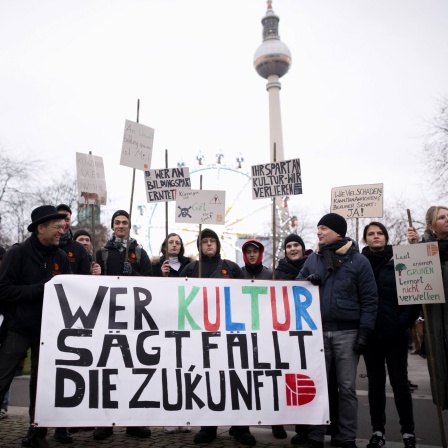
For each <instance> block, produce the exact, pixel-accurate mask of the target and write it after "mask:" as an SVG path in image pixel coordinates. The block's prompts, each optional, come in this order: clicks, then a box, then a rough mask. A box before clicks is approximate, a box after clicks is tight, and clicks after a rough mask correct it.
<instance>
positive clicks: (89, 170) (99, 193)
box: [76, 152, 107, 205]
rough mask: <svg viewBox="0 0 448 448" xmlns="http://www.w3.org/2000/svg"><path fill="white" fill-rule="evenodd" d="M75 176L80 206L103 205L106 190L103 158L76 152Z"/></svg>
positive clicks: (105, 199) (105, 198)
mask: <svg viewBox="0 0 448 448" xmlns="http://www.w3.org/2000/svg"><path fill="white" fill-rule="evenodd" d="M76 174H77V182H78V202H79V203H80V204H95V205H105V204H106V202H107V189H106V176H105V174H104V163H103V158H102V157H98V156H94V155H92V154H83V153H80V152H77V153H76Z"/></svg>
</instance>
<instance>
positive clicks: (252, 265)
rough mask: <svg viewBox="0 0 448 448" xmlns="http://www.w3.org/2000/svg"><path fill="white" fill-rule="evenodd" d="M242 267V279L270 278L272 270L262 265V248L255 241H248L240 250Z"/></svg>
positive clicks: (259, 243) (258, 242) (261, 245)
mask: <svg viewBox="0 0 448 448" xmlns="http://www.w3.org/2000/svg"><path fill="white" fill-rule="evenodd" d="M241 251H242V252H243V260H244V266H241V270H242V271H243V275H244V278H257V279H268V278H272V269H269V268H267V267H266V266H264V265H263V254H264V246H263V244H262V243H261V242H260V241H258V240H256V239H253V238H251V239H249V240H247V241H246V242H245V243H244V244H243V247H242V248H241Z"/></svg>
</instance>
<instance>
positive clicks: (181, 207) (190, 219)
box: [175, 188, 226, 225]
mask: <svg viewBox="0 0 448 448" xmlns="http://www.w3.org/2000/svg"><path fill="white" fill-rule="evenodd" d="M225 202H226V192H225V191H220V190H187V189H185V188H180V189H178V190H177V193H176V212H175V216H176V219H175V222H185V223H189V224H220V225H224V224H225V213H226V208H225Z"/></svg>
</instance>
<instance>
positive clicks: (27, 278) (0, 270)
mask: <svg viewBox="0 0 448 448" xmlns="http://www.w3.org/2000/svg"><path fill="white" fill-rule="evenodd" d="M64 218H65V215H64V214H62V213H58V211H57V210H56V208H55V207H53V206H52V205H42V206H40V207H37V208H35V209H34V210H33V211H32V213H31V221H32V222H31V224H30V225H29V226H28V230H29V231H30V232H32V235H31V236H30V237H29V238H28V239H26V240H25V241H24V242H23V243H20V244H15V245H13V246H12V247H11V248H10V249H9V250H8V251H7V252H6V254H5V256H4V259H3V262H2V264H1V266H0V303H1V304H2V305H4V306H5V307H6V314H5V322H6V327H7V332H6V337H5V339H4V341H3V342H2V345H1V347H0V403H2V402H3V399H4V395H5V393H6V391H7V390H8V389H9V387H10V385H11V382H12V380H13V379H14V374H15V372H16V369H17V367H18V366H19V364H20V363H21V362H22V360H23V359H24V358H25V357H26V354H27V351H28V349H31V376H30V406H29V416H30V423H33V422H34V408H35V402H36V385H37V367H38V362H39V345H40V327H41V321H42V302H43V297H44V286H45V283H46V282H47V281H49V280H50V279H51V278H52V277H54V276H56V275H59V274H70V273H71V269H70V263H69V260H68V258H67V255H66V254H65V252H64V251H62V250H61V249H59V248H58V245H59V241H60V238H61V237H62V235H63V234H64V232H65V230H64V229H65V224H64V221H63V220H64ZM62 429H63V430H64V431H65V428H62ZM46 435H47V428H41V427H35V426H33V425H31V426H30V428H29V430H28V434H27V437H25V439H26V441H28V440H29V442H30V445H31V446H32V447H35V448H49V446H50V445H49V444H48V442H47V440H46ZM63 435H64V434H63ZM55 439H56V440H57V441H62V442H63V443H65V442H66V439H65V438H62V439H60V438H59V436H58V431H55ZM71 440H72V439H71V437H70V441H71ZM26 443H27V442H26Z"/></svg>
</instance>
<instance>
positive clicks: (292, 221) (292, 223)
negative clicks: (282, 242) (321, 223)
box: [291, 216, 299, 227]
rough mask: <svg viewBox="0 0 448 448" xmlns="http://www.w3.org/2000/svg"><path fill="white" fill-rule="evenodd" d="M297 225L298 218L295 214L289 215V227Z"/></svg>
mask: <svg viewBox="0 0 448 448" xmlns="http://www.w3.org/2000/svg"><path fill="white" fill-rule="evenodd" d="M298 225H299V220H298V219H297V216H291V227H297V226H298Z"/></svg>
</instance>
